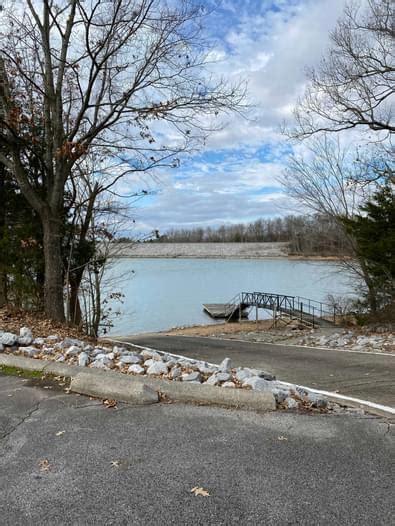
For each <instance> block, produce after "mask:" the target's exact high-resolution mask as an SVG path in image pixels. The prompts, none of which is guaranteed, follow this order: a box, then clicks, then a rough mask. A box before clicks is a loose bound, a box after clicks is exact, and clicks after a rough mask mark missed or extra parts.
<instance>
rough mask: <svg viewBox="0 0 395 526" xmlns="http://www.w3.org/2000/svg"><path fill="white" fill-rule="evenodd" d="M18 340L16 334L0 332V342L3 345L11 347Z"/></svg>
mask: <svg viewBox="0 0 395 526" xmlns="http://www.w3.org/2000/svg"><path fill="white" fill-rule="evenodd" d="M17 341H18V336H17V335H16V334H14V333H12V332H3V333H0V343H1V344H2V345H4V347H12V346H13V345H15V344H16V343H17Z"/></svg>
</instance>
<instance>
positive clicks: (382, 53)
mask: <svg viewBox="0 0 395 526" xmlns="http://www.w3.org/2000/svg"><path fill="white" fill-rule="evenodd" d="M330 41H331V47H330V49H329V51H328V53H327V55H326V56H325V58H324V59H323V60H322V61H321V64H320V65H319V66H318V67H317V68H316V69H313V70H312V71H310V72H309V80H310V82H309V85H308V87H307V89H306V92H305V95H304V97H303V98H302V99H301V100H300V101H299V103H298V104H297V106H296V109H295V112H294V115H295V119H296V127H295V128H294V129H293V130H291V132H290V134H291V135H292V136H293V137H296V138H306V137H309V136H311V135H313V134H315V133H317V132H322V131H324V132H338V131H341V130H347V129H350V128H357V127H358V128H360V127H365V128H366V127H367V128H369V129H371V130H373V131H374V132H382V133H381V134H380V135H376V139H380V140H382V139H385V138H386V137H388V136H389V135H391V134H393V133H394V131H395V124H394V121H393V104H394V92H395V60H394V50H395V29H394V4H393V1H392V0H368V2H367V4H365V3H362V2H360V1H351V2H350V3H349V4H348V5H347V7H346V9H345V12H344V16H343V18H342V19H341V20H339V22H338V24H337V27H336V29H335V30H334V31H333V32H332V34H331V36H330Z"/></svg>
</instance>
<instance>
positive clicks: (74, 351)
mask: <svg viewBox="0 0 395 526" xmlns="http://www.w3.org/2000/svg"><path fill="white" fill-rule="evenodd" d="M80 352H81V349H80V347H77V345H71V346H70V347H69V348H68V349H67V351H66V353H65V354H66V356H76V355H77V354H79V353H80Z"/></svg>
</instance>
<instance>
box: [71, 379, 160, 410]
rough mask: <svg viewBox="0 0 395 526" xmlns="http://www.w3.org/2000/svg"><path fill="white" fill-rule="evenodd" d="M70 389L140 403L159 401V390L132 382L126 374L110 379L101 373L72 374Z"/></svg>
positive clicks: (120, 400)
mask: <svg viewBox="0 0 395 526" xmlns="http://www.w3.org/2000/svg"><path fill="white" fill-rule="evenodd" d="M70 390H71V391H73V392H74V393H80V394H85V395H90V396H98V394H100V397H101V398H109V399H112V400H118V401H119V402H130V403H133V404H138V405H146V404H155V403H157V402H159V395H158V392H157V391H155V390H154V389H152V388H151V387H148V385H146V384H142V383H137V382H131V381H130V380H129V378H128V377H125V375H120V378H111V379H110V381H108V380H107V381H106V379H104V378H102V377H101V376H99V375H93V374H87V373H85V372H83V373H82V372H81V373H79V374H77V375H76V376H72V378H71V383H70Z"/></svg>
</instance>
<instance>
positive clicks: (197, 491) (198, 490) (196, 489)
mask: <svg viewBox="0 0 395 526" xmlns="http://www.w3.org/2000/svg"><path fill="white" fill-rule="evenodd" d="M191 493H193V494H194V495H195V497H198V496H199V495H200V496H201V497H209V496H210V493H209V492H208V491H207V490H205V489H203V488H201V487H199V486H195V487H194V488H192V489H191Z"/></svg>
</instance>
